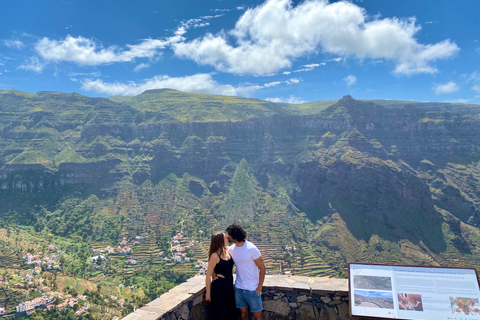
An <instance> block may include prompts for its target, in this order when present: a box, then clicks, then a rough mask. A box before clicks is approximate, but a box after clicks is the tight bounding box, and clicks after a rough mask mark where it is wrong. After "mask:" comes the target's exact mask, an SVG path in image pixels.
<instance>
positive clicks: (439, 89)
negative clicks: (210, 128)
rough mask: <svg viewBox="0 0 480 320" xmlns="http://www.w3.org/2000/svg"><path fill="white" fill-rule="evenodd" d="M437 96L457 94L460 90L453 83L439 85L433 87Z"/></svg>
mask: <svg viewBox="0 0 480 320" xmlns="http://www.w3.org/2000/svg"><path fill="white" fill-rule="evenodd" d="M433 89H434V90H435V94H444V93H453V92H457V91H458V90H459V89H460V88H459V87H458V86H457V84H456V83H455V82H453V81H450V82H447V83H445V84H439V85H436V86H434V87H433Z"/></svg>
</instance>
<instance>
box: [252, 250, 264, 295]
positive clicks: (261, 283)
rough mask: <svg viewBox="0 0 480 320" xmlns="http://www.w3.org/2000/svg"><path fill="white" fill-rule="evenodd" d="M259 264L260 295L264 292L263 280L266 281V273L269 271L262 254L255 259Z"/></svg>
mask: <svg viewBox="0 0 480 320" xmlns="http://www.w3.org/2000/svg"><path fill="white" fill-rule="evenodd" d="M253 261H254V262H255V264H256V265H257V267H258V269H260V274H259V279H258V287H257V290H256V291H257V294H258V295H260V294H261V293H262V288H263V281H265V273H266V272H267V268H266V267H265V263H264V262H263V258H262V256H260V257H259V258H258V259H255V260H253Z"/></svg>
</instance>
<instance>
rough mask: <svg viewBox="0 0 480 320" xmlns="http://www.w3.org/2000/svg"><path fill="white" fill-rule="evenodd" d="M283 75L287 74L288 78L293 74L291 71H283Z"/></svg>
mask: <svg viewBox="0 0 480 320" xmlns="http://www.w3.org/2000/svg"><path fill="white" fill-rule="evenodd" d="M282 73H283V74H286V75H287V76H288V75H289V74H290V73H291V72H290V71H283V72H282Z"/></svg>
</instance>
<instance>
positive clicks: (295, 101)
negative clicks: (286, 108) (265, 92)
mask: <svg viewBox="0 0 480 320" xmlns="http://www.w3.org/2000/svg"><path fill="white" fill-rule="evenodd" d="M265 100H267V101H270V102H276V103H290V104H301V103H305V102H307V101H305V100H303V99H301V98H296V97H294V96H293V95H291V96H290V97H288V98H267V99H265Z"/></svg>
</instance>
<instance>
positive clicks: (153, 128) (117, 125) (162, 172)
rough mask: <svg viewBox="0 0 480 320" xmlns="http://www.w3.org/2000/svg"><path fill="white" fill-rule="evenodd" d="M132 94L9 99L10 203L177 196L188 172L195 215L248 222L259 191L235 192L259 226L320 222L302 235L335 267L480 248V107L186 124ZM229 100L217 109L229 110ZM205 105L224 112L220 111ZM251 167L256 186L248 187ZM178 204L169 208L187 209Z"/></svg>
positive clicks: (286, 113)
mask: <svg viewBox="0 0 480 320" xmlns="http://www.w3.org/2000/svg"><path fill="white" fill-rule="evenodd" d="M157 99H159V98H158V97H157ZM117 100H118V99H117ZM120 100H122V99H120ZM120 100H118V101H112V100H106V99H92V98H88V97H83V96H80V95H75V94H73V95H67V94H53V93H39V94H37V95H35V96H28V95H27V96H25V95H20V94H19V93H18V92H14V93H12V92H9V93H5V92H4V93H3V95H2V96H1V98H0V112H2V115H4V117H2V118H1V120H0V167H1V169H0V187H1V189H0V193H1V194H0V196H1V197H2V198H3V199H4V200H3V202H4V203H5V204H7V205H6V206H5V208H8V209H9V210H12V209H15V208H16V205H15V203H14V202H13V201H15V199H18V197H17V196H18V195H22V194H23V195H25V197H27V196H26V195H28V194H36V193H37V194H38V193H42V192H46V191H48V192H50V193H52V192H53V193H54V194H55V197H54V200H52V201H45V203H46V204H49V205H50V206H53V207H54V206H55V205H58V203H59V202H61V201H64V200H62V199H66V198H68V197H71V196H72V194H76V196H78V197H80V198H82V197H83V198H84V199H86V198H88V197H89V196H90V195H96V196H97V197H98V198H100V199H102V198H111V199H114V198H115V197H120V196H121V195H122V194H123V192H125V190H126V189H128V190H135V188H141V189H142V190H147V189H148V190H150V189H149V188H151V190H154V189H155V188H158V187H155V186H160V185H162V186H164V187H162V188H164V190H167V189H168V188H169V187H168V186H166V185H168V183H167V182H166V181H170V180H168V179H170V178H169V177H170V176H171V175H172V174H174V175H175V176H176V177H183V179H184V180H185V179H186V180H185V181H186V182H185V183H187V182H188V186H187V187H186V188H187V189H188V192H189V196H188V197H193V198H191V199H193V200H191V201H190V202H188V201H187V200H184V202H183V203H184V204H185V203H190V204H185V206H186V207H185V208H186V210H192V208H193V207H195V206H196V205H198V204H199V203H201V204H203V205H204V206H206V205H208V207H209V208H211V209H209V214H210V215H211V217H213V219H214V220H211V221H217V222H218V221H230V220H234V219H233V216H232V215H233V213H234V212H237V211H238V210H239V207H238V206H239V205H240V206H241V203H242V201H243V200H245V199H244V198H242V197H247V196H241V197H240V198H238V199H237V198H235V196H234V195H235V194H247V193H242V192H243V191H242V192H240V191H238V190H243V189H242V188H247V189H248V188H253V189H252V190H253V191H251V192H250V193H248V197H250V198H249V200H248V201H247V202H248V203H249V206H250V209H248V210H247V209H246V211H245V212H247V213H245V219H246V220H245V221H250V222H251V223H257V224H258V223H260V222H259V221H260V220H261V219H260V218H261V215H262V214H266V213H269V212H277V213H278V212H287V211H288V212H290V213H289V215H287V216H286V217H285V218H284V219H283V220H281V221H280V222H279V223H288V221H289V219H293V218H292V217H293V216H294V215H295V214H296V213H295V212H297V213H299V212H300V213H301V212H304V213H306V217H307V218H308V219H307V220H308V221H309V223H310V222H311V223H312V224H311V225H310V227H307V226H304V227H302V228H303V229H302V228H300V229H296V230H297V231H298V232H304V233H305V241H308V242H310V243H311V244H312V246H313V249H312V250H314V251H315V252H317V254H318V255H319V257H324V258H325V259H327V258H328V259H333V260H335V259H337V260H339V259H340V260H342V261H354V260H373V261H378V260H379V261H390V262H392V261H393V262H409V261H410V262H412V261H413V262H415V263H425V264H435V263H439V264H441V263H444V262H445V260H442V259H447V258H445V256H442V255H441V254H442V253H444V252H446V251H448V250H450V251H449V252H450V253H451V251H452V250H453V251H455V250H456V251H455V252H457V253H458V254H459V255H462V254H464V253H466V252H470V253H472V252H474V251H476V250H477V246H478V245H479V244H480V243H477V242H476V240H475V239H477V232H478V224H479V223H480V220H479V209H480V207H479V204H480V199H479V197H480V191H479V190H480V184H479V182H480V170H479V163H478V161H479V160H480V121H479V120H478V113H479V112H480V108H478V107H475V106H458V108H456V107H455V105H448V104H445V105H442V104H415V103H409V104H404V105H402V104H399V105H391V106H382V105H379V104H375V103H373V102H362V101H358V100H354V99H353V98H351V97H350V96H346V97H344V98H342V99H341V100H339V101H338V102H336V103H334V104H332V105H331V106H330V107H328V108H326V109H325V110H319V112H317V113H316V114H313V115H301V114H298V113H294V112H292V111H291V110H289V109H288V106H283V105H280V106H275V107H271V106H270V105H261V108H264V109H263V110H268V112H267V111H264V113H262V114H261V115H258V114H257V115H256V116H255V117H253V116H252V117H250V116H249V117H247V119H246V120H245V119H243V118H242V119H240V118H239V119H237V120H238V121H237V120H235V119H234V120H235V121H201V122H181V121H173V120H172V116H171V115H169V116H168V117H167V116H166V111H164V109H162V110H160V111H155V108H154V105H155V104H154V103H150V104H148V105H149V108H150V109H148V110H145V104H146V101H147V102H148V99H147V97H143V100H141V101H140V100H138V101H137V102H135V103H133V102H132V101H133V100H122V101H120ZM39 102H41V107H39V105H38V103H39ZM215 103H219V102H218V101H217V102H215ZM245 103H247V102H245ZM248 103H251V104H252V103H254V107H255V108H260V107H259V105H257V104H256V103H258V102H257V101H253V102H252V101H248ZM164 104H165V103H164ZM49 105H50V107H49ZM140 106H142V107H140ZM222 106H223V107H218V105H217V104H215V105H214V107H215V108H217V107H218V108H220V109H221V108H224V109H221V110H229V109H228V108H227V107H225V106H224V105H222ZM248 107H251V106H250V105H246V107H245V108H248ZM267 107H268V108H269V109H268V108H267ZM142 108H143V109H142ZM204 108H205V109H208V112H209V113H208V114H209V115H211V114H212V112H213V111H212V109H211V108H213V107H212V105H205V106H204ZM252 108H253V107H252ZM195 110H197V111H196V112H200V111H198V110H199V109H198V108H197V109H195ZM222 112H223V113H222V114H226V113H225V111H222ZM262 112H263V111H262ZM248 114H249V115H251V114H253V113H252V112H250V113H248ZM244 118H245V117H244ZM165 119H168V121H167V120H165ZM242 159H244V161H245V163H246V166H247V167H248V168H249V169H248V170H246V169H245V170H244V171H245V172H244V173H242V174H244V175H246V176H245V177H247V178H248V179H250V181H252V184H251V185H248V186H245V185H239V186H235V187H234V186H233V184H232V181H233V180H232V179H233V178H234V176H235V174H236V172H238V170H237V169H238V166H239V163H240V162H241V160H242ZM242 172H243V171H242ZM239 181H243V180H242V179H239ZM235 188H236V189H235ZM234 189H235V190H236V191H235V190H234ZM176 192H177V193H178V192H179V191H178V190H177V191H176ZM14 195H15V196H14ZM9 199H11V200H9ZM235 199H236V200H235ZM269 199H273V202H272V201H271V200H269ZM280 199H283V200H281V201H280ZM285 199H287V200H285ZM143 201H147V199H146V198H144V200H143ZM269 201H270V202H269ZM275 201H277V202H275ZM282 201H285V202H282ZM175 203H176V202H175V201H174V204H175ZM270 203H272V204H270ZM278 203H283V204H282V205H281V206H280V207H279V205H278ZM267 204H268V205H267ZM31 205H32V206H33V205H34V204H33V203H31ZM27 207H28V206H19V207H18V208H17V210H27ZM287 207H288V208H290V209H287ZM168 208H170V207H169V206H165V209H162V210H166V211H162V210H157V211H155V212H156V214H157V215H159V216H162V214H163V213H162V212H168V214H170V215H173V216H174V215H175V214H177V212H178V211H175V210H173V209H168ZM279 208H280V209H279ZM292 208H293V209H292ZM169 210H170V211H169ZM236 210H237V211H236ZM248 212H250V213H251V214H250V213H248ZM237 213H238V212H237ZM152 214H153V213H152ZM292 215H293V216H292ZM162 219H163V218H160V220H162ZM173 219H174V218H173ZM222 219H223V220H222ZM259 219H260V220H259ZM207 220H208V219H207ZM209 221H210V220H209ZM302 230H303V231H302ZM297 231H296V232H297ZM258 237H259V239H261V235H258ZM349 241H350V242H351V243H356V246H357V247H358V248H360V249H359V251H358V252H357V253H354V252H353V250H351V248H350V246H349V245H348V242H349ZM352 241H353V242H352ZM402 241H403V242H402ZM402 243H403V245H402ZM393 244H394V245H393ZM389 246H393V247H391V248H390V249H387V247H389ZM332 249H334V250H332ZM335 250H337V251H338V253H332V251H335ZM389 256H390V257H394V258H388V257H389ZM388 259H390V260H388ZM465 259H466V260H465ZM465 259H464V260H463V261H470V262H466V264H467V265H468V264H469V263H476V262H475V261H474V260H475V259H473V258H471V259H470V258H465ZM472 259H473V260H472ZM340 260H339V261H340ZM335 261H336V260H335ZM432 261H433V262H432ZM472 261H473V262H472Z"/></svg>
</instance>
